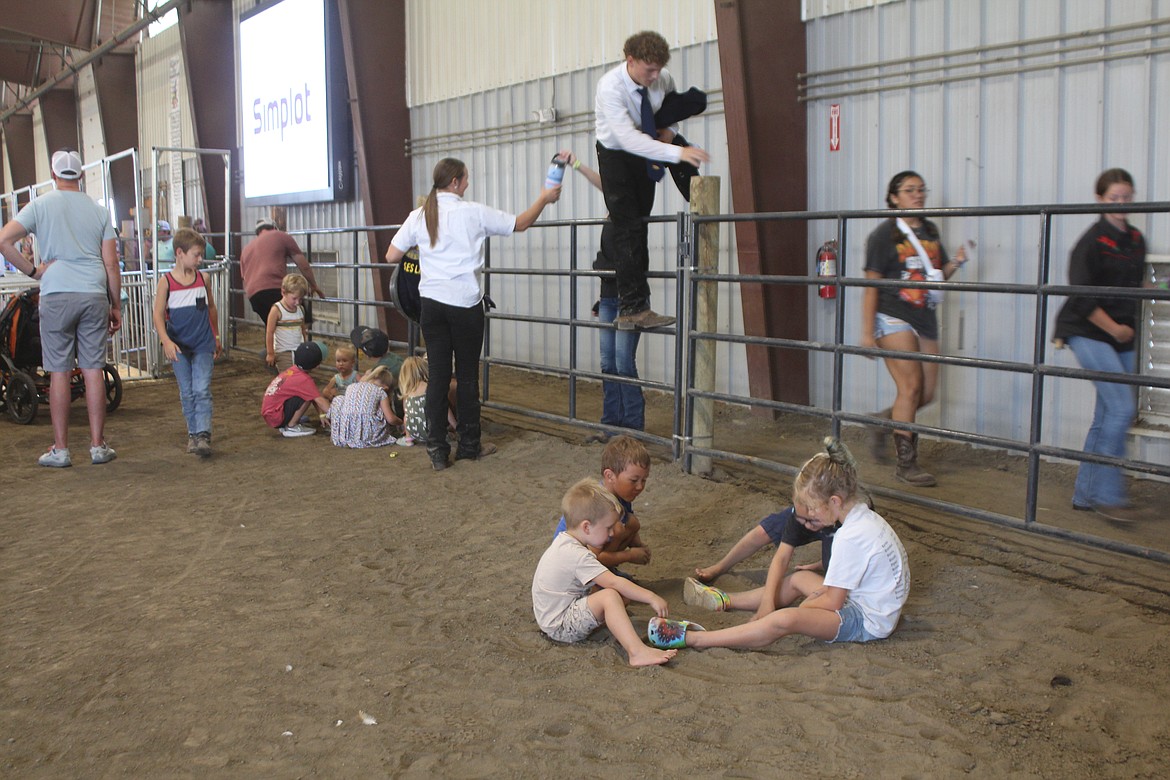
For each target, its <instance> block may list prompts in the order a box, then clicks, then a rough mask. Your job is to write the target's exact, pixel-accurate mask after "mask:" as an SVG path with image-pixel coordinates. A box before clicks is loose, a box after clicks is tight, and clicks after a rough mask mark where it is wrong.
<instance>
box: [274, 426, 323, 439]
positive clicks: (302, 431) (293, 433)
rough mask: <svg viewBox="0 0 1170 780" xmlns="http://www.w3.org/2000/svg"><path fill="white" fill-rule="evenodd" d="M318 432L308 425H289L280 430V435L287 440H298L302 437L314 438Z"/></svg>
mask: <svg viewBox="0 0 1170 780" xmlns="http://www.w3.org/2000/svg"><path fill="white" fill-rule="evenodd" d="M316 432H317V431H316V430H315V429H313V428H310V427H308V426H307V425H300V424H297V425H289V426H287V427H284V428H281V429H280V435H281V436H283V437H285V438H286V439H296V438H298V437H301V436H312V435H313V434H314V433H316Z"/></svg>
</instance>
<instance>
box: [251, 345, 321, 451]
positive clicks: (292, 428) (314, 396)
mask: <svg viewBox="0 0 1170 780" xmlns="http://www.w3.org/2000/svg"><path fill="white" fill-rule="evenodd" d="M326 351H327V350H326V348H325V347H324V345H322V344H320V343H318V342H316V341H306V342H305V343H304V344H301V345H300V346H299V347H297V348H296V351H295V352H294V353H293V365H292V366H291V367H289V368H287V369H285V370H284V371H281V372H280V373H279V374H277V375H276V378H275V379H273V380H272V381H271V382H270V383H269V385H268V389H267V390H265V391H264V400H263V401H262V402H261V404H260V414H261V415H262V416H263V417H264V421H265V422H267V423H268V424H269V425H270V426H272V427H273V428H277V429H279V430H280V435H281V436H284V437H286V438H290V439H291V438H296V437H299V436H312V435H313V434H314V433H316V432H317V431H316V430H315V429H313V428H310V427H309V426H307V425H301V419H302V418H303V417H304V416H305V412H307V411H309V408H310V407H312V406H316V407H317V409H318V411H320V413H321V415H322V417H324V416H325V415H327V414H329V401H328V400H327V399H326V398H325V396H323V395H321V393H320V392H319V391H318V390H317V383H316V382H315V381H313V377H312V376H311V375H310V374H309V372H310V371H312V370H313V369H314V368H316V367H317V366H319V365H321V361H322V360H324V359H325V353H326Z"/></svg>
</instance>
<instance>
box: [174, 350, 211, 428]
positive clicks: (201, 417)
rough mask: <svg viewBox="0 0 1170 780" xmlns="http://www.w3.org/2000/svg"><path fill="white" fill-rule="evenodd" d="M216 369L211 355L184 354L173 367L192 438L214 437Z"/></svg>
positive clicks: (204, 353)
mask: <svg viewBox="0 0 1170 780" xmlns="http://www.w3.org/2000/svg"><path fill="white" fill-rule="evenodd" d="M214 365H215V355H214V354H213V353H211V352H197V353H196V354H194V355H188V354H187V353H186V352H180V353H179V359H178V360H176V361H175V362H174V364H173V366H174V369H175V380H176V381H178V383H179V401H180V402H182V404H183V416H184V417H186V418H187V433H188V435H194V434H196V433H208V434H209V433H211V369H212V367H213V366H214Z"/></svg>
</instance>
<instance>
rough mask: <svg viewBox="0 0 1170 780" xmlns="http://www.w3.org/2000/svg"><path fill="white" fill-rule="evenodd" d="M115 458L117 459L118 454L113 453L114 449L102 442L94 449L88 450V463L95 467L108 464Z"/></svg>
mask: <svg viewBox="0 0 1170 780" xmlns="http://www.w3.org/2000/svg"><path fill="white" fill-rule="evenodd" d="M116 457H118V453H116V452H114V448H113V447H110V446H108V445H107V444H106V443H105V442H104V441H103V442H102V443H101V444H99V445H98V446H96V447H90V448H89V462H90V463H92V464H93V465H95V466H97V465H100V464H102V463H109V462H110V461H111V460H113V459H114V458H116Z"/></svg>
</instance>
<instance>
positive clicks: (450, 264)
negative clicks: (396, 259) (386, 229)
mask: <svg viewBox="0 0 1170 780" xmlns="http://www.w3.org/2000/svg"><path fill="white" fill-rule="evenodd" d="M515 229H516V217H514V216H513V215H511V214H506V213H504V212H503V211H497V210H496V209H493V208H490V207H488V206H484V205H483V204H481V203H474V202H472V201H466V200H463V198H460V197H459V196H458V195H456V194H455V193H453V192H440V193H439V240H438V241H437V242H435V245H434V246H431V237H430V234H428V233H427V221H426V217H425V216H423V210H422V209H415V210H414V211H412V212H410V216H409V217H407V218H406V221H405V222H403V223H402V227H401V228H399V229H398V232H397V233H395V234H394V238H393V239H392V240H391V241H390V243H391V244H393V245H394V246H395V247H397V248H398V249H400V250H402V251H403V252H407V251H408V250H409V249H410V248H411V247H413V246H418V258H419V269H420V270H421V272H422V278H421V279H420V280H419V283H418V294H419V295H420V296H421V297H423V298H430V299H431V300H435V301H439V302H440V303H445V304H447V305H449V306H459V307H461V308H468V307H470V306H474V305H476V304H477V303H479V302H480V301H481V300H483V286H482V282H481V278H482V276H483V242H484V239H485V238H487V237H488V236H510V235H512V232H513V231H514V230H515Z"/></svg>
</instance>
